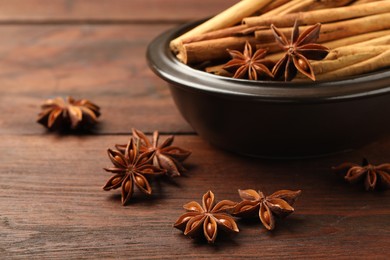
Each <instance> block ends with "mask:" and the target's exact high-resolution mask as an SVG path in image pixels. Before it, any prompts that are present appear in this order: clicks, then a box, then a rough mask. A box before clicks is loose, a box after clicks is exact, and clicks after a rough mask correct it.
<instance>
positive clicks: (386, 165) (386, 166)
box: [376, 163, 390, 172]
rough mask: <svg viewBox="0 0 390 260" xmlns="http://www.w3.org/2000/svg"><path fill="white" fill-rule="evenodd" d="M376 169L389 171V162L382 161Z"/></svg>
mask: <svg viewBox="0 0 390 260" xmlns="http://www.w3.org/2000/svg"><path fill="white" fill-rule="evenodd" d="M376 169H378V170H381V171H385V172H390V163H384V164H380V165H378V166H376Z"/></svg>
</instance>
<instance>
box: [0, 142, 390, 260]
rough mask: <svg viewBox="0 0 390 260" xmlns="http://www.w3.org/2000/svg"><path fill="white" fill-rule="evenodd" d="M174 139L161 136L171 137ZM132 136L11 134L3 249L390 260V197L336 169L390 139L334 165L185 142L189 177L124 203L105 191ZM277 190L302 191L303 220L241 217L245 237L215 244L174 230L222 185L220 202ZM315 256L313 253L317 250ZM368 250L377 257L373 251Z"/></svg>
mask: <svg viewBox="0 0 390 260" xmlns="http://www.w3.org/2000/svg"><path fill="white" fill-rule="evenodd" d="M164 138H165V137H162V139H164ZM126 139H127V137H126V136H97V137H96V136H57V135H47V136H14V135H12V136H7V135H1V136H0V142H1V144H2V145H1V147H0V167H1V168H0V172H1V174H0V186H1V189H0V208H1V209H2V210H1V213H0V237H1V239H0V252H1V253H2V257H15V256H17V257H29V256H34V257H36V258H39V257H46V258H53V257H59V258H62V259H69V258H105V257H119V258H128V257H134V258H135V259H145V258H167V259H169V258H182V257H183V256H189V257H196V258H202V257H208V258H225V259H226V258H236V257H253V258H259V257H265V258H273V257H275V256H277V257H278V258H291V257H298V258H302V257H303V258H306V257H309V258H314V257H322V258H327V257H329V256H333V257H344V258H345V257H351V256H356V257H361V258H370V257H372V256H373V255H375V256H377V257H379V258H382V257H383V258H386V257H389V256H390V254H389V252H388V250H387V244H388V238H389V235H390V230H389V217H390V209H389V202H390V199H389V197H388V194H387V192H383V193H378V192H374V193H369V192H365V191H364V190H363V189H362V188H361V187H357V186H351V185H348V184H347V183H345V182H344V181H343V180H342V178H340V177H339V176H337V175H335V174H334V173H332V171H331V170H330V167H331V166H333V165H337V164H339V163H340V162H342V161H344V160H352V161H359V160H360V159H361V157H362V156H363V155H367V154H369V155H372V156H373V158H374V160H375V163H380V162H384V161H385V160H387V159H388V158H389V155H390V149H389V147H390V140H384V141H382V142H378V143H374V144H371V145H369V146H367V147H364V148H362V149H361V150H359V151H355V152H350V153H345V154H339V155H335V156H330V157H326V158H318V159H310V160H299V161H294V160H291V161H272V160H260V159H251V158H243V157H240V156H237V155H234V154H231V153H227V152H224V151H221V150H219V149H217V148H215V147H213V146H210V145H209V144H208V143H206V142H204V141H203V140H202V139H200V138H198V137H196V136H178V137H177V138H176V144H177V145H178V146H181V147H184V148H190V149H191V150H192V151H193V155H192V156H191V157H190V158H189V159H188V161H187V163H186V164H185V165H186V167H187V169H188V171H187V172H186V174H185V176H184V177H181V178H176V179H174V181H173V182H169V181H167V180H160V181H158V182H154V184H153V186H152V188H153V190H154V195H153V196H152V197H151V198H149V199H147V198H145V197H143V196H142V195H141V194H140V193H138V192H136V193H135V197H134V200H133V201H132V202H131V203H130V204H129V205H128V206H126V207H123V206H121V204H120V196H118V194H119V191H112V192H105V191H103V190H102V189H101V187H102V186H103V184H104V183H105V181H106V180H107V179H108V178H109V176H110V174H108V173H105V172H104V171H103V170H102V167H105V166H109V165H110V162H109V160H108V158H107V155H106V149H107V148H108V147H112V146H113V144H115V143H123V142H125V141H126ZM239 188H254V189H262V190H265V191H266V192H268V193H271V192H273V191H275V190H278V189H302V190H303V193H302V196H301V198H300V199H299V200H298V202H297V203H296V205H295V209H296V212H295V213H294V214H293V215H291V216H290V217H288V218H287V219H285V220H284V221H283V222H278V226H277V229H276V230H275V231H274V232H267V231H265V229H264V228H262V227H261V226H260V224H259V223H258V221H250V222H245V221H239V222H238V224H239V227H240V229H241V232H240V233H239V234H238V235H237V236H235V237H233V238H230V239H228V238H225V239H222V240H221V241H219V242H218V243H217V245H216V246H209V245H207V244H206V243H204V242H197V241H193V240H191V239H188V238H186V237H184V236H183V235H182V234H181V233H180V231H178V230H175V229H173V228H172V224H173V223H174V221H175V220H176V218H177V217H178V216H179V215H180V214H181V213H182V212H183V210H182V209H181V206H182V205H183V204H184V203H186V202H188V201H192V200H197V201H199V200H200V198H201V196H202V194H203V193H204V192H206V191H207V190H208V189H212V190H213V191H214V193H215V194H216V197H217V199H218V200H221V199H232V200H238V195H237V189H239ZM309 249H310V250H309ZM368 249H369V250H368Z"/></svg>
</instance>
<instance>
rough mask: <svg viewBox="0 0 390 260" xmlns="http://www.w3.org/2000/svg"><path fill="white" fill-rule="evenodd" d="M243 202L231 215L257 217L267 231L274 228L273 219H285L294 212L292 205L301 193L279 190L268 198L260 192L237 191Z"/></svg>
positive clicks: (249, 190)
mask: <svg viewBox="0 0 390 260" xmlns="http://www.w3.org/2000/svg"><path fill="white" fill-rule="evenodd" d="M238 193H239V195H240V197H241V199H242V200H243V201H241V202H240V203H238V204H237V205H236V207H235V208H234V210H233V215H234V216H237V217H242V218H252V217H259V218H260V221H261V223H263V225H264V227H265V228H266V229H268V230H273V229H274V228H275V217H286V216H287V215H289V214H291V213H293V212H294V208H293V207H292V205H293V204H294V203H295V201H296V200H297V198H298V197H299V195H300V194H301V191H300V190H298V191H291V190H279V191H277V192H274V193H273V194H271V195H269V196H265V195H264V194H263V193H262V192H261V191H259V192H256V191H255V190H251V189H248V190H238Z"/></svg>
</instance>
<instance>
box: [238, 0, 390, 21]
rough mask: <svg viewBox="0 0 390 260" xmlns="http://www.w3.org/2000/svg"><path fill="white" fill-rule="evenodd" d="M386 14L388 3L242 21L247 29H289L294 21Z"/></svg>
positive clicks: (389, 4) (343, 18)
mask: <svg viewBox="0 0 390 260" xmlns="http://www.w3.org/2000/svg"><path fill="white" fill-rule="evenodd" d="M386 12H390V1H384V2H373V3H367V4H361V5H353V6H346V7H338V8H328V9H322V10H315V11H308V12H299V13H293V14H287V15H284V16H274V17H263V16H254V17H247V18H244V19H243V20H242V21H243V23H244V24H246V25H247V26H248V27H253V26H269V25H271V24H273V25H275V26H277V27H290V26H294V23H295V21H296V20H298V21H299V24H300V25H309V24H316V23H329V22H335V21H340V20H346V19H351V18H357V17H363V16H369V15H374V14H382V13H386Z"/></svg>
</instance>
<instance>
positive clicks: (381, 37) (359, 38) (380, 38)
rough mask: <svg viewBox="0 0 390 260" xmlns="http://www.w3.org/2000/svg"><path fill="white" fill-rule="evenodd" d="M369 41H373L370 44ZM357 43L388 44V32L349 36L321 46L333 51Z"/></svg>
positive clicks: (389, 37) (389, 34)
mask: <svg viewBox="0 0 390 260" xmlns="http://www.w3.org/2000/svg"><path fill="white" fill-rule="evenodd" d="M370 40H373V41H372V42H371V41H370ZM359 43H362V45H384V44H390V30H382V31H376V32H369V33H364V34H359V35H355V36H350V37H346V38H342V39H339V40H334V41H330V42H324V43H323V45H325V46H326V47H328V48H329V49H334V48H338V47H341V46H350V45H357V44H359ZM375 43H376V44H375Z"/></svg>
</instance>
